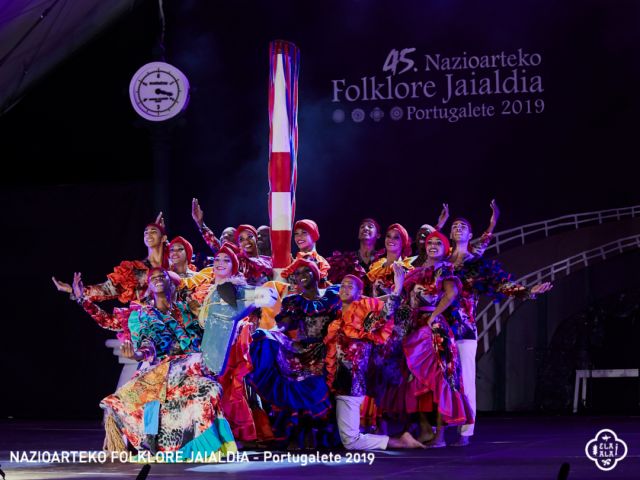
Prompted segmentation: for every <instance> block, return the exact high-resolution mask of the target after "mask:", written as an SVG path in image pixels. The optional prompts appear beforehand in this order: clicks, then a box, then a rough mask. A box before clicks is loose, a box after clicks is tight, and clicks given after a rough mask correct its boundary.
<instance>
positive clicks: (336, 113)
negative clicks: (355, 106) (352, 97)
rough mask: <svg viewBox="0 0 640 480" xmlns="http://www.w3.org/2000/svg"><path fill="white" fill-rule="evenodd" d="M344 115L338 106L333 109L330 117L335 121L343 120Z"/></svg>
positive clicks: (340, 121)
mask: <svg viewBox="0 0 640 480" xmlns="http://www.w3.org/2000/svg"><path fill="white" fill-rule="evenodd" d="M344 117H345V114H344V110H341V109H340V108H338V109H337V110H334V111H333V115H331V118H332V119H333V121H334V122H335V123H342V122H344Z"/></svg>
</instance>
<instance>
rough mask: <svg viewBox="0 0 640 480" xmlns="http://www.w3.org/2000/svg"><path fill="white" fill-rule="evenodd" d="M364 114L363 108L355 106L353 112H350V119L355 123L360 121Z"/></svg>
mask: <svg viewBox="0 0 640 480" xmlns="http://www.w3.org/2000/svg"><path fill="white" fill-rule="evenodd" d="M364 117H365V114H364V110H362V109H361V108H356V109H355V110H354V111H353V112H351V120H353V121H354V122H356V123H360V122H362V121H363V120H364Z"/></svg>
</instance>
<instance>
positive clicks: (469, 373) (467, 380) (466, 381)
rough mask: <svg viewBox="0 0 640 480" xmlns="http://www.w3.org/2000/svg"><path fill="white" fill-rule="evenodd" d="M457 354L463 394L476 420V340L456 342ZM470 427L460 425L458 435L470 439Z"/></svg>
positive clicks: (471, 429)
mask: <svg viewBox="0 0 640 480" xmlns="http://www.w3.org/2000/svg"><path fill="white" fill-rule="evenodd" d="M456 345H458V352H459V353H460V366H461V367H462V384H463V386H464V393H465V395H466V396H467V399H468V400H469V405H470V406H471V409H472V410H473V420H474V421H475V419H476V350H477V349H478V341H477V340H456ZM474 426H475V424H471V425H461V426H460V427H458V431H459V432H460V435H462V436H463V437H470V436H471V435H473V427H474Z"/></svg>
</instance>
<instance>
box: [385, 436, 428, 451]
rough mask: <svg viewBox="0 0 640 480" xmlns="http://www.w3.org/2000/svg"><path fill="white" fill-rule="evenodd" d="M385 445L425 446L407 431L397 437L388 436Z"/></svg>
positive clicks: (394, 446) (398, 446) (401, 446)
mask: <svg viewBox="0 0 640 480" xmlns="http://www.w3.org/2000/svg"><path fill="white" fill-rule="evenodd" d="M387 446H388V447H389V448H425V446H424V445H423V444H422V443H420V442H419V441H418V440H416V439H415V438H413V435H411V434H410V433H409V432H404V433H403V434H402V435H400V437H398V438H389V443H388V444H387Z"/></svg>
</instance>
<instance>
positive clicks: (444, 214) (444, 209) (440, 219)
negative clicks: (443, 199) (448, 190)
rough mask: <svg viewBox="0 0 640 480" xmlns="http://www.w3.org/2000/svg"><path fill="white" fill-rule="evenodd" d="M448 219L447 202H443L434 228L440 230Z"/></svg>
mask: <svg viewBox="0 0 640 480" xmlns="http://www.w3.org/2000/svg"><path fill="white" fill-rule="evenodd" d="M448 219H449V204H448V203H443V204H442V211H441V212H440V216H439V217H438V223H437V224H436V230H437V231H439V232H440V231H442V229H443V228H444V225H445V224H446V223H447V220H448Z"/></svg>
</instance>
